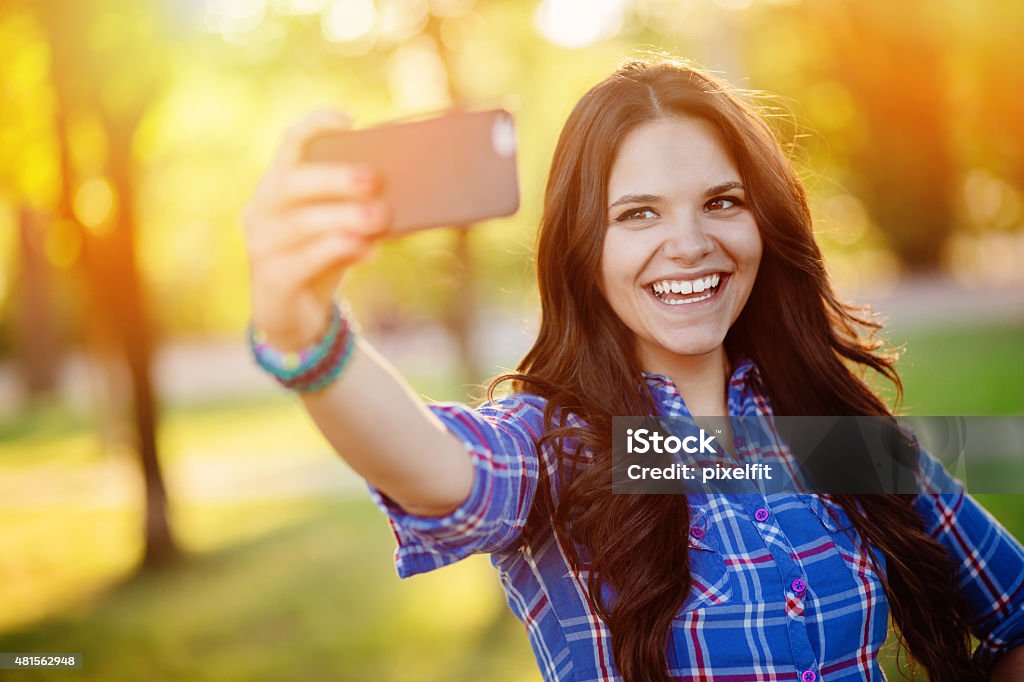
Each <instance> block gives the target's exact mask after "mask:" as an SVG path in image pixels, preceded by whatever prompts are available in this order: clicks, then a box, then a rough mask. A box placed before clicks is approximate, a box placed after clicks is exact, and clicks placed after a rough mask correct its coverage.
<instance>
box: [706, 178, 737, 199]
mask: <svg viewBox="0 0 1024 682" xmlns="http://www.w3.org/2000/svg"><path fill="white" fill-rule="evenodd" d="M732 189H738V190H743V189H744V188H743V183H741V182H739V181H737V180H729V181H728V182H723V183H720V184H718V185H715V186H714V187H710V188H708V190H707V191H705V192H704V196H706V197H713V196H715V195H716V194H721V193H722V192H728V191H729V190H732Z"/></svg>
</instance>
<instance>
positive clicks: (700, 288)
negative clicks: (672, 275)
mask: <svg viewBox="0 0 1024 682" xmlns="http://www.w3.org/2000/svg"><path fill="white" fill-rule="evenodd" d="M721 281H722V277H721V275H720V274H718V273H715V274H713V275H708V276H707V277H701V278H700V279H694V280H667V279H665V280H661V281H660V282H655V283H654V284H652V285H651V289H652V290H653V291H654V293H655V294H656V295H658V297H659V298H661V297H662V296H664V295H665V294H669V293H672V294H683V295H684V296H689V295H690V294H704V292H707V293H706V294H704V295H703V296H695V297H693V298H688V299H680V300H668V299H664V298H661V300H662V302H664V303H668V304H671V305H682V304H684V303H697V302H699V301H705V300H707V299H709V298H711V296H713V295H714V293H715V292H714V291H711V289H714V288H715V287H717V286H718V285H719V284H720V283H721Z"/></svg>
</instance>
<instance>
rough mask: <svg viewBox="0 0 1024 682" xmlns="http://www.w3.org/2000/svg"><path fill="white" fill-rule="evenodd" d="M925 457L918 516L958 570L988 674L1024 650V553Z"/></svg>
mask: <svg viewBox="0 0 1024 682" xmlns="http://www.w3.org/2000/svg"><path fill="white" fill-rule="evenodd" d="M920 452H921V457H920V462H921V466H920V475H921V488H920V492H919V494H918V497H917V510H918V512H919V513H920V514H921V516H922V518H923V519H924V522H925V531H926V532H927V533H929V534H930V535H931V536H932V537H934V538H935V539H937V540H938V541H939V542H941V543H942V544H943V546H944V547H945V548H946V552H947V553H948V554H949V556H950V557H951V559H952V560H953V562H954V563H955V565H957V566H959V574H960V591H961V592H962V593H963V595H964V596H965V597H966V599H967V603H968V608H969V613H970V618H971V626H972V630H973V633H974V635H975V636H976V637H977V638H978V639H979V640H980V642H979V644H978V648H977V649H976V650H975V653H974V655H975V659H976V660H977V661H978V663H980V664H981V665H983V666H984V667H985V668H986V669H987V668H988V667H989V666H991V665H992V664H993V663H994V662H995V660H996V659H997V658H998V657H999V656H1000V655H1002V654H1003V653H1005V652H1006V651H1008V650H1010V649H1012V648H1013V647H1015V646H1018V645H1020V644H1024V548H1022V547H1021V544H1020V543H1019V542H1018V541H1017V540H1015V539H1014V537H1013V536H1012V535H1011V534H1010V533H1009V531H1007V530H1006V529H1005V528H1004V527H1003V526H1002V525H1001V524H1000V523H999V522H998V521H997V520H996V519H995V518H993V517H992V515H991V514H989V513H988V512H987V511H986V510H985V509H984V508H983V507H982V506H981V505H980V504H978V502H977V501H976V500H975V499H974V498H972V497H971V496H970V495H968V494H967V493H966V492H965V491H964V487H963V484H962V483H960V482H959V481H957V480H956V479H954V478H953V477H952V476H950V475H949V474H948V473H947V472H946V470H945V469H944V468H943V467H942V464H941V463H940V462H939V461H938V460H937V459H935V458H934V457H932V456H931V455H930V454H929V453H927V452H926V451H925V450H924V449H921V450H920Z"/></svg>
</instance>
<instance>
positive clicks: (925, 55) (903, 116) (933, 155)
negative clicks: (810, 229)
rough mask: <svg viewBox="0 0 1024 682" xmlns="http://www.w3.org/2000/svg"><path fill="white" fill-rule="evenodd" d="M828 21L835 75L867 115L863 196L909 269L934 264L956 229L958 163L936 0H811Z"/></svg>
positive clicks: (858, 161)
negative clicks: (894, 1) (896, 0)
mask: <svg viewBox="0 0 1024 682" xmlns="http://www.w3.org/2000/svg"><path fill="white" fill-rule="evenodd" d="M808 6H809V9H810V15H809V16H810V17H811V18H812V19H814V18H815V17H816V18H818V19H819V20H821V21H822V22H823V25H824V26H826V27H827V30H826V33H827V34H828V35H829V37H830V39H831V40H832V43H833V45H834V51H833V53H832V59H834V60H835V63H836V65H837V76H838V78H839V80H840V81H841V82H842V83H843V85H845V86H846V87H847V88H848V89H849V91H850V92H851V93H852V95H853V97H854V98H855V99H856V101H857V106H858V109H859V110H860V111H861V113H862V115H863V117H864V123H865V124H866V126H865V127H866V131H865V140H864V143H863V144H862V145H861V146H860V149H859V150H857V151H855V152H854V158H853V161H854V163H855V165H856V166H857V169H858V171H859V175H860V178H859V182H860V189H861V190H862V192H861V196H862V197H863V198H864V199H865V201H866V202H867V204H868V208H869V210H870V212H871V214H872V215H873V217H874V218H875V220H876V221H877V222H878V224H879V226H880V227H881V228H882V230H884V232H885V233H886V235H887V237H888V240H889V243H890V245H891V246H892V248H893V250H894V251H895V252H896V254H897V256H898V257H899V258H900V260H901V261H902V262H903V264H904V265H905V266H906V267H907V268H908V269H909V270H911V271H918V272H921V271H930V270H936V269H938V268H939V266H940V265H941V262H942V256H943V249H944V247H945V245H946V243H947V241H948V239H949V237H950V235H951V233H952V231H953V210H954V197H955V192H956V178H957V164H956V159H955V156H954V152H953V148H952V146H953V141H952V139H951V137H952V136H951V131H950V130H949V126H948V121H949V116H950V106H949V102H948V89H947V84H948V82H949V80H950V79H949V74H948V69H949V64H948V61H947V59H946V57H945V54H944V52H945V51H944V49H943V45H942V42H941V41H942V37H943V36H946V35H949V31H946V30H936V25H940V26H941V25H942V24H943V22H944V21H946V20H947V19H948V17H946V15H945V14H944V11H945V10H943V8H942V6H941V3H936V4H932V3H924V2H911V3H906V4H900V5H899V7H898V8H896V7H895V6H894V5H893V4H892V3H890V2H882V1H881V0H858V2H838V1H837V0H818V1H817V2H813V3H809V4H808Z"/></svg>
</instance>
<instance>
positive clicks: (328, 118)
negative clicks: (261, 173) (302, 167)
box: [271, 109, 352, 172]
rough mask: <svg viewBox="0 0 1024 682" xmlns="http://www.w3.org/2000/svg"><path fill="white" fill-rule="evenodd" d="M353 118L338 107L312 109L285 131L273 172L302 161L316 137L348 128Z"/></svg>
mask: <svg viewBox="0 0 1024 682" xmlns="http://www.w3.org/2000/svg"><path fill="white" fill-rule="evenodd" d="M351 125H352V119H351V118H350V117H349V116H348V115H347V114H344V113H342V112H340V111H338V110H336V109H317V110H315V111H311V112H309V113H308V114H306V115H305V116H303V117H302V118H300V119H299V120H298V121H296V122H295V123H294V124H292V125H291V126H290V127H289V128H288V130H287V131H286V132H285V134H284V137H283V138H282V139H281V144H280V145H279V146H278V148H277V154H276V155H275V157H274V162H273V164H272V166H271V172H274V171H286V170H287V169H289V168H291V167H292V166H295V165H298V164H299V163H301V162H302V158H303V154H304V150H305V147H306V144H307V143H308V142H309V141H310V140H312V139H313V138H314V137H317V136H319V135H324V134H327V133H340V132H343V131H345V130H348V129H349V127H350V126H351Z"/></svg>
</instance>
